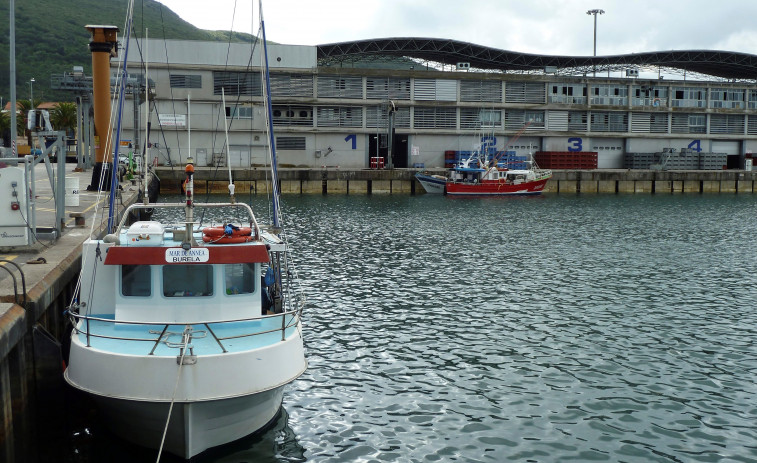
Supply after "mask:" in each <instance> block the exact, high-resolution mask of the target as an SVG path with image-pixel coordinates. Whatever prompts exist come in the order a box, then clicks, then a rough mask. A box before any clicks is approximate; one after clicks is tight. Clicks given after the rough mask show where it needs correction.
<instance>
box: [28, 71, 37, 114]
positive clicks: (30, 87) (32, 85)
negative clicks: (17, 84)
mask: <svg viewBox="0 0 757 463" xmlns="http://www.w3.org/2000/svg"><path fill="white" fill-rule="evenodd" d="M34 82H36V81H35V80H34V77H32V80H30V81H29V95H30V96H29V98H30V99H29V102H30V103H31V107H32V108H31V109H34Z"/></svg>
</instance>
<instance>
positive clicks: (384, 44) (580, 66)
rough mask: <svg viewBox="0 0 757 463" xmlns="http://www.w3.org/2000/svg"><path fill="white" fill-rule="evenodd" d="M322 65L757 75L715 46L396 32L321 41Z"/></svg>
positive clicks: (740, 58) (754, 59)
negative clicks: (502, 41)
mask: <svg viewBox="0 0 757 463" xmlns="http://www.w3.org/2000/svg"><path fill="white" fill-rule="evenodd" d="M317 49H318V61H319V64H322V65H325V64H336V63H344V62H351V61H360V60H366V59H382V58H383V59H386V58H391V57H408V58H414V59H419V60H423V61H430V62H436V63H443V64H447V65H453V66H454V65H456V64H457V63H460V62H465V63H470V66H471V68H476V69H481V70H490V71H503V72H505V71H519V72H544V70H545V68H546V67H554V68H556V69H557V73H558V74H570V75H576V74H579V75H580V74H584V73H588V72H592V71H594V70H596V71H608V70H611V71H618V70H623V69H625V68H628V67H636V68H641V69H654V70H655V71H656V70H657V69H658V68H665V69H673V70H679V71H681V72H683V71H686V72H692V73H698V74H704V75H707V76H713V77H718V78H722V79H738V80H755V79H757V55H750V54H747V53H737V52H730V51H715V50H672V51H655V52H644V53H632V54H627V55H608V56H596V57H595V56H558V55H535V54H529V53H519V52H514V51H508V50H501V49H498V48H491V47H485V46H482V45H476V44H473V43H468V42H460V41H457V40H450V39H434V38H419V37H396V38H385V39H371V40H358V41H353V42H339V43H330V44H325V45H318V46H317Z"/></svg>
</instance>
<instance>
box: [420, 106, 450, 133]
mask: <svg viewBox="0 0 757 463" xmlns="http://www.w3.org/2000/svg"><path fill="white" fill-rule="evenodd" d="M456 118H457V110H456V109H455V108H446V107H444V108H442V107H423V106H416V107H415V110H414V113H413V121H414V122H413V126H414V127H415V128H416V129H454V128H456V126H457V120H456Z"/></svg>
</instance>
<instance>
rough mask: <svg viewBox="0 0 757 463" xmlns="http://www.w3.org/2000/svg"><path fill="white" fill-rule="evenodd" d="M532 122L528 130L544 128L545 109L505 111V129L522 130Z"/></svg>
mask: <svg viewBox="0 0 757 463" xmlns="http://www.w3.org/2000/svg"><path fill="white" fill-rule="evenodd" d="M527 122H530V124H529V126H528V128H527V129H526V132H530V131H534V130H542V129H544V111H525V110H521V109H511V110H507V111H505V129H506V130H520V129H522V128H523V126H525V125H526V123H527Z"/></svg>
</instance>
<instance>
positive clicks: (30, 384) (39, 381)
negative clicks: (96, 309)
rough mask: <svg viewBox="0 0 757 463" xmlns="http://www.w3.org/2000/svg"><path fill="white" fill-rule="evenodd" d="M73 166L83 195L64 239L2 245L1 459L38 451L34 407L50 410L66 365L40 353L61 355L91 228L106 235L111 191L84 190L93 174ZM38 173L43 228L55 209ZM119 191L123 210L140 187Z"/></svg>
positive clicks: (69, 168) (68, 218) (70, 213)
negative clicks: (52, 389)
mask: <svg viewBox="0 0 757 463" xmlns="http://www.w3.org/2000/svg"><path fill="white" fill-rule="evenodd" d="M74 167H75V164H71V165H66V177H78V178H79V180H80V184H81V191H80V194H79V201H78V206H66V215H65V223H64V225H65V226H64V228H63V233H62V235H61V236H60V237H58V238H57V239H56V240H55V241H52V242H51V241H49V240H50V238H43V237H42V236H40V237H39V241H38V242H37V243H36V244H34V245H31V246H24V247H14V248H0V266H2V267H4V269H2V268H0V417H2V422H1V423H0V461H8V462H12V461H23V459H24V457H25V456H29V455H36V452H39V451H40V450H39V449H35V448H30V447H28V446H29V439H28V436H30V435H32V432H33V431H34V432H36V431H37V426H35V421H34V420H35V419H36V417H35V409H36V408H39V407H43V406H45V407H46V406H47V405H46V404H44V403H43V404H40V403H39V401H40V400H42V401H44V399H45V397H46V396H45V394H44V392H45V391H46V390H47V388H48V387H49V385H50V384H56V383H57V384H61V385H62V381H63V379H62V373H63V368H62V364H61V361H62V359H58V360H57V361H55V360H54V361H53V363H52V366H50V362H49V360H50V356H45V357H46V358H40V357H41V355H40V354H39V353H40V352H41V351H42V350H44V349H48V351H49V348H50V347H52V348H53V349H57V351H58V352H59V351H60V348H59V344H58V345H57V347H56V344H57V343H59V342H60V341H63V340H64V337H65V336H66V334H67V333H66V330H65V328H64V327H65V322H64V312H65V310H66V307H67V306H68V305H69V304H70V302H71V297H72V295H73V294H74V289H75V285H76V281H77V278H78V275H79V271H80V268H81V249H82V243H83V242H84V241H85V240H86V239H87V238H88V237H89V236H90V230H92V234H93V235H94V236H102V235H103V234H104V231H105V229H106V228H107V220H108V219H107V211H106V213H105V214H102V210H103V208H107V206H108V193H107V192H106V193H104V194H102V195H100V196H98V194H97V192H94V191H93V192H90V191H85V188H86V186H87V185H88V184H89V183H90V177H91V172H73V168H74ZM37 169H41V171H40V172H39V173H37V174H36V176H37V179H45V180H44V181H42V180H37V182H36V183H37V191H36V198H35V200H36V201H37V204H38V206H37V226H38V227H39V226H46V225H49V224H52V223H54V221H55V208H54V202H53V199H52V198H53V197H52V190H51V189H50V187H49V182H47V180H46V178H45V175H44V166H37ZM1 172H2V169H0V173H1ZM122 187H123V190H122V191H121V192H120V198H119V199H118V200H117V202H118V203H119V204H123V205H124V207H122V208H119V212H123V210H124V209H125V206H128V205H129V204H131V203H133V202H134V201H135V200H136V199H137V195H138V191H137V187H136V186H133V185H130V184H128V183H127V184H125V185H122ZM96 210H97V215H96V214H95V213H96ZM117 217H118V216H117ZM118 219H120V217H118ZM82 221H83V226H82V225H81V222H82ZM16 266H18V267H16ZM6 270H8V271H6ZM24 286H25V291H24ZM40 333H43V335H40ZM46 335H50V336H49V337H47V338H46ZM46 360H47V362H46ZM44 365H47V366H44ZM48 397H49V395H48Z"/></svg>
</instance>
